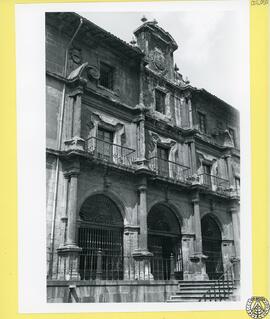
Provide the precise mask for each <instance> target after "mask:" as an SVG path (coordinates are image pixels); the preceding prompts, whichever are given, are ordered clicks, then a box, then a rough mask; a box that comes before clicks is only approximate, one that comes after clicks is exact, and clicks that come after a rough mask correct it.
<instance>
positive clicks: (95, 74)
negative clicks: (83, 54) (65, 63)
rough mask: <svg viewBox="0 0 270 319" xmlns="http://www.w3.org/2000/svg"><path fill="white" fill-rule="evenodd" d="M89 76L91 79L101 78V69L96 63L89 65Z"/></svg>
mask: <svg viewBox="0 0 270 319" xmlns="http://www.w3.org/2000/svg"><path fill="white" fill-rule="evenodd" d="M87 77H88V79H89V80H91V79H92V78H93V79H95V80H98V79H99V78H100V72H99V69H98V68H97V67H96V66H94V65H89V66H88V68H87Z"/></svg>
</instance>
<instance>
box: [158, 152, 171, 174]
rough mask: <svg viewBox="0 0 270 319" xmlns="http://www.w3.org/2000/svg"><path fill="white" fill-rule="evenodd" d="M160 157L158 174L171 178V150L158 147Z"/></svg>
mask: <svg viewBox="0 0 270 319" xmlns="http://www.w3.org/2000/svg"><path fill="white" fill-rule="evenodd" d="M157 157H158V172H159V174H160V175H162V176H169V162H168V159H169V149H168V148H165V147H162V146H158V147H157Z"/></svg>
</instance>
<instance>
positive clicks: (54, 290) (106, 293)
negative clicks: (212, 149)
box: [47, 280, 178, 303]
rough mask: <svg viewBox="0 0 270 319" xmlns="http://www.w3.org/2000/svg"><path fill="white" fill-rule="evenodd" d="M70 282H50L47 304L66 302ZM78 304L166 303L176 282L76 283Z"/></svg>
mask: <svg viewBox="0 0 270 319" xmlns="http://www.w3.org/2000/svg"><path fill="white" fill-rule="evenodd" d="M70 284H71V283H70V282H64V281H63V282H59V281H57V282H56V281H55V282H54V281H51V282H49V283H48V286H47V301H48V302H68V301H67V300H68V295H69V288H68V287H69V285H70ZM75 285H76V288H75V290H76V293H77V296H78V297H79V301H80V302H87V303H95V302H166V301H167V300H168V299H169V298H170V296H171V295H173V294H174V293H175V292H176V291H177V288H178V281H177V280H171V281H166V282H165V281H159V280H153V281H106V280H104V281H102V280H100V281H96V282H91V283H89V282H76V283H75Z"/></svg>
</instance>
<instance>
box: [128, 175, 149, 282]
mask: <svg viewBox="0 0 270 319" xmlns="http://www.w3.org/2000/svg"><path fill="white" fill-rule="evenodd" d="M138 192H139V205H138V213H139V214H138V215H139V224H140V235H139V248H138V249H136V250H135V251H134V252H133V254H132V255H133V258H134V260H135V279H139V280H150V279H153V276H152V274H151V265H150V258H151V257H152V256H153V254H152V253H150V252H149V251H148V245H147V239H148V238H147V236H148V232H147V195H146V194H147V193H146V192H147V181H146V177H141V181H140V184H139V187H138Z"/></svg>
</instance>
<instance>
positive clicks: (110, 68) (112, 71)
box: [98, 61, 115, 91]
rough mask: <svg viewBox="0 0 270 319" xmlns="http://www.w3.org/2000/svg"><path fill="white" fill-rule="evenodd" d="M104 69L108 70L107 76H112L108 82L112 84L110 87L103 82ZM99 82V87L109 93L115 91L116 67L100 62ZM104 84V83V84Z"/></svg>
mask: <svg viewBox="0 0 270 319" xmlns="http://www.w3.org/2000/svg"><path fill="white" fill-rule="evenodd" d="M102 67H105V68H107V69H108V72H107V75H109V76H110V79H109V80H108V82H110V85H108V86H107V85H104V82H103V81H102V77H103V76H102ZM99 73H100V76H99V80H98V84H99V86H101V87H102V88H105V89H106V90H109V91H113V90H114V85H115V67H113V66H112V65H110V64H108V63H106V62H104V61H100V62H99ZM102 82H103V83H102Z"/></svg>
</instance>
